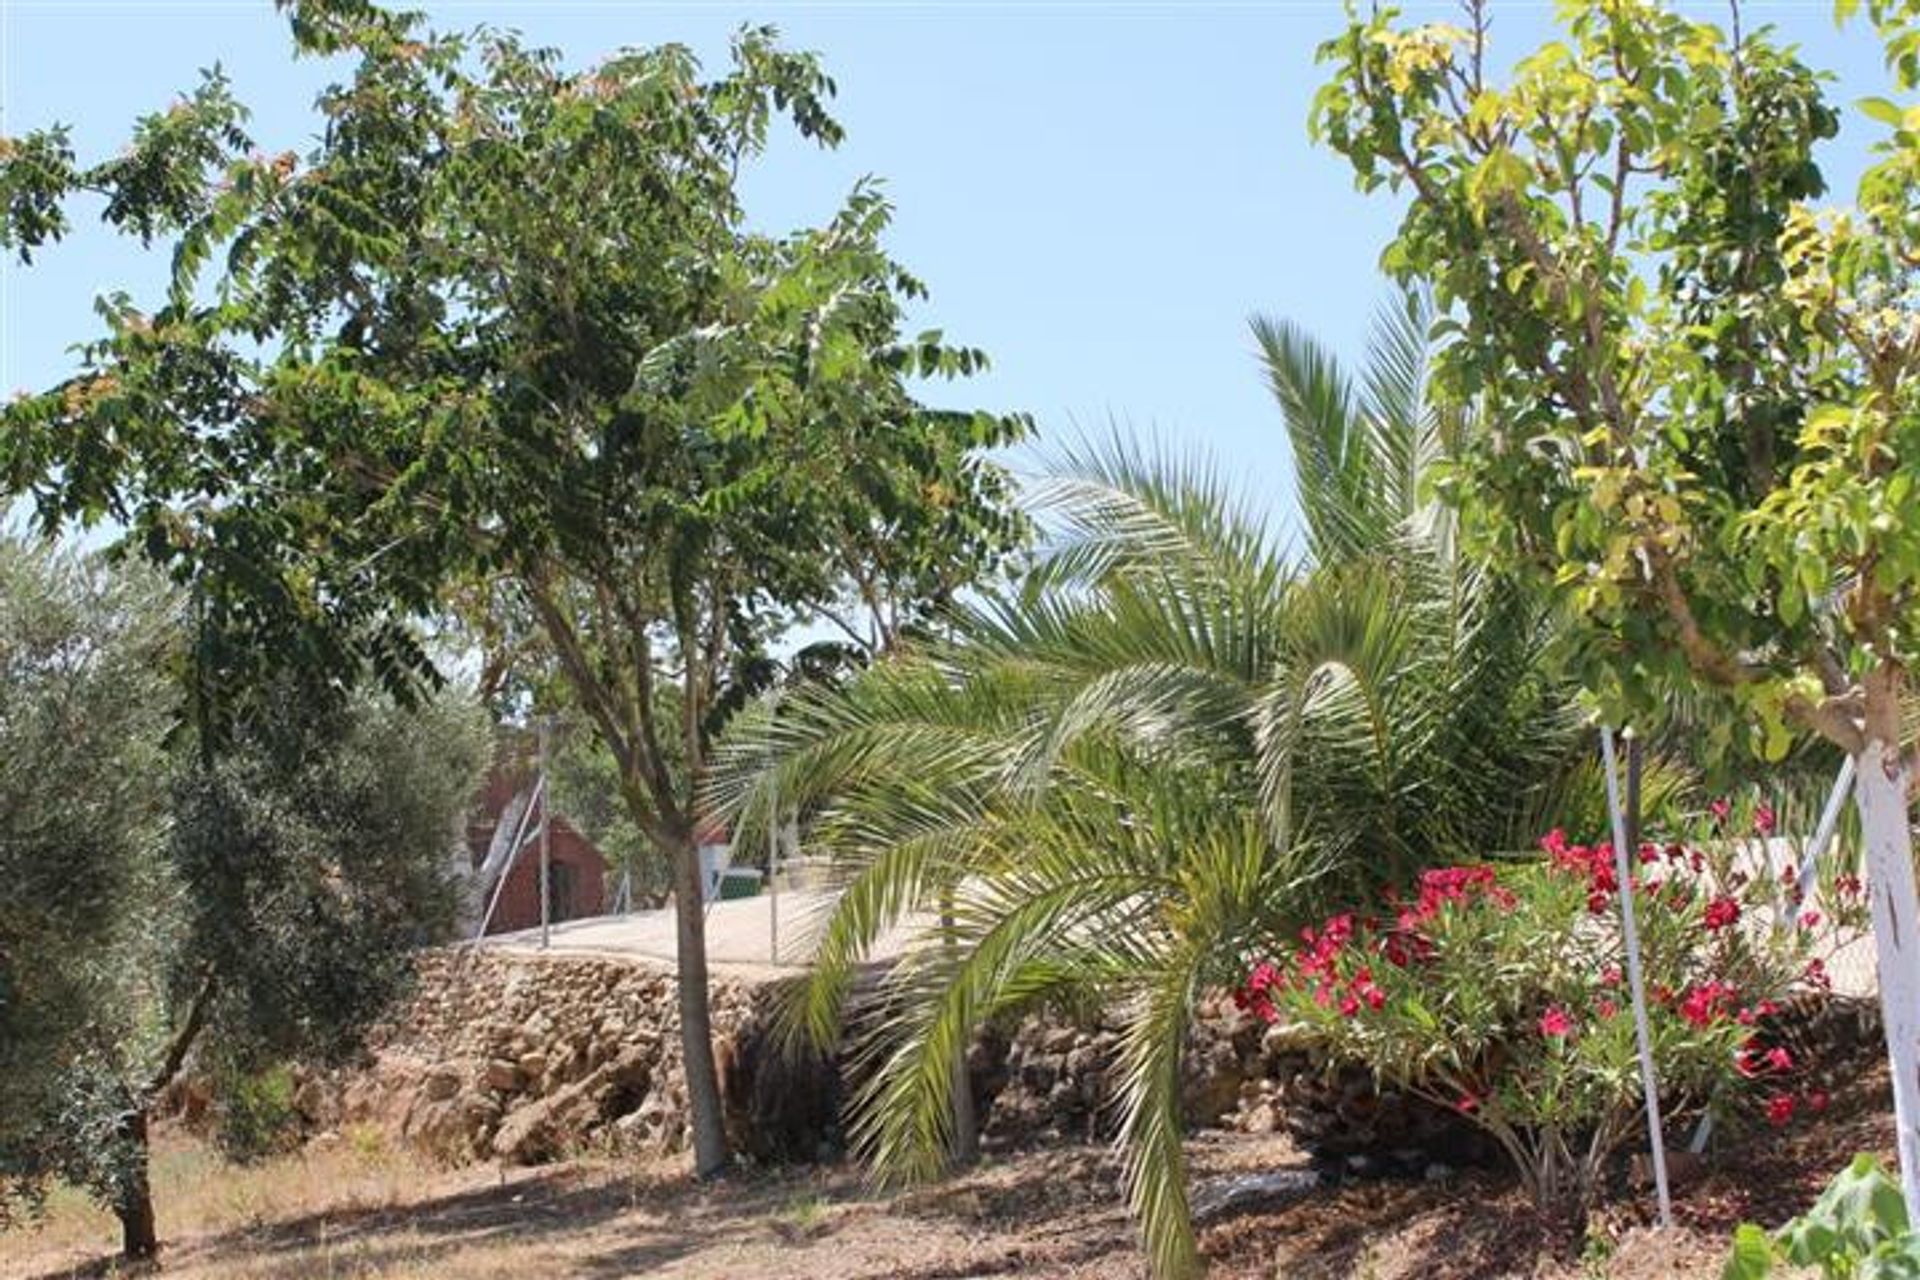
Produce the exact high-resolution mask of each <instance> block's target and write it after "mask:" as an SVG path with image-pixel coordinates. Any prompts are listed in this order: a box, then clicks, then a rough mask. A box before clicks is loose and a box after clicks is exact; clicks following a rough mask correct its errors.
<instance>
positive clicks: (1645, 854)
mask: <svg viewBox="0 0 1920 1280" xmlns="http://www.w3.org/2000/svg"><path fill="white" fill-rule="evenodd" d="M1659 860H1660V851H1659V850H1658V849H1656V848H1654V847H1653V845H1651V844H1649V843H1642V844H1641V846H1640V865H1641V866H1645V865H1646V864H1647V863H1649V862H1658V861H1659Z"/></svg>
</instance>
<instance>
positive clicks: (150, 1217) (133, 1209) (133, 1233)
mask: <svg viewBox="0 0 1920 1280" xmlns="http://www.w3.org/2000/svg"><path fill="white" fill-rule="evenodd" d="M119 1136H120V1139H121V1141H122V1142H124V1143H126V1145H127V1149H128V1152H129V1154H128V1156H127V1160H128V1165H127V1168H126V1169H125V1170H124V1171H122V1172H121V1174H120V1177H119V1178H118V1179H117V1182H118V1185H117V1186H116V1188H115V1195H114V1202H113V1212H114V1216H115V1217H117V1218H119V1219H120V1250H121V1252H122V1253H124V1254H125V1255H126V1256H127V1257H129V1258H140V1259H145V1258H151V1257H153V1256H155V1255H156V1254H158V1253H159V1252H160V1236H159V1231H158V1228H157V1226H156V1225H155V1220H154V1214H153V1179H152V1178H151V1177H150V1176H149V1173H148V1166H149V1160H148V1144H147V1102H146V1099H144V1098H142V1099H141V1100H140V1102H139V1103H138V1104H136V1105H135V1106H134V1108H133V1109H132V1110H131V1111H129V1112H128V1113H127V1117H126V1119H124V1120H122V1121H121V1122H120V1134H119Z"/></svg>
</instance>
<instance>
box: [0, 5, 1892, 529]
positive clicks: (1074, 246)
mask: <svg viewBox="0 0 1920 1280" xmlns="http://www.w3.org/2000/svg"><path fill="white" fill-rule="evenodd" d="M417 7H423V8H425V9H426V10H427V11H428V12H429V13H430V14H431V15H432V16H433V19H434V21H435V24H436V25H439V26H443V27H468V26H472V25H476V24H479V23H483V22H484V23H491V24H495V25H504V26H511V27H515V28H518V29H519V30H521V31H523V32H524V33H525V34H526V35H527V36H528V37H530V38H531V39H534V40H536V41H538V42H540V43H546V44H552V45H555V46H557V47H559V48H561V49H562V50H563V51H564V52H565V53H566V55H567V57H568V59H569V61H571V62H574V63H584V62H591V61H593V60H596V59H597V58H599V57H600V56H602V55H604V54H606V53H607V52H609V51H611V50H613V49H615V48H618V47H620V46H623V45H648V44H656V43H659V42H662V41H669V40H674V41H681V42H684V43H686V44H689V45H691V46H692V47H693V48H694V49H695V50H696V51H697V52H699V53H700V54H701V55H702V56H703V57H705V58H706V59H707V60H708V62H709V63H710V64H718V63H719V62H720V60H722V59H723V58H724V51H725V42H726V38H727V35H728V34H729V33H730V32H731V31H732V30H734V29H735V28H736V27H738V26H739V25H740V24H741V23H743V22H756V23H757V22H772V23H774V24H776V25H778V26H779V27H780V28H781V30H782V31H783V33H784V34H785V36H786V39H787V41H788V43H790V44H792V45H796V46H800V47H805V48H810V49H814V50H817V51H819V52H820V53H821V54H822V55H823V56H824V58H825V60H826V63H827V66H828V69H829V71H830V72H831V73H832V74H833V75H834V77H835V79H836V80H837V81H838V82H839V85H840V96H839V99H838V112H839V115H840V117H841V119H842V122H843V123H844V124H845V125H846V126H847V130H848V138H847V141H846V143H845V144H844V145H843V146H842V147H841V148H840V149H839V150H838V151H837V152H832V153H825V154H822V153H819V152H816V151H813V150H812V149H810V148H807V147H804V146H801V145H799V144H796V143H791V142H788V143H785V144H784V145H781V146H778V147H777V148H776V149H775V151H774V152H773V154H772V155H770V156H769V157H768V158H767V160H766V161H765V162H764V163H763V164H762V165H761V166H760V167H759V168H758V169H756V170H755V171H753V172H752V173H750V174H749V175H748V177H747V180H746V196H747V201H748V204H749V207H750V209H751V211H752V214H753V217H754V219H755V221H756V222H758V223H759V224H760V225H762V226H764V227H767V228H769V229H785V228H789V227H793V226H798V225H802V224H807V223H815V222H818V221H820V220H822V219H823V218H825V217H826V216H828V215H829V214H830V213H831V211H832V210H833V208H834V207H835V206H836V205H837V203H838V201H839V200H840V198H841V197H842V196H843V195H844V194H845V193H846V191H847V190H848V188H849V187H851V186H852V184H853V183H854V181H855V180H856V179H858V178H859V177H860V176H862V175H864V174H876V175H879V176H881V177H882V178H884V179H885V180H886V183H887V188H888V191H889V193H890V195H891V198H892V199H893V201H894V202H895V204H896V205H897V207H898V215H897V222H896V226H895V232H894V235H893V239H892V243H893V247H894V250H895V252H896V255H897V256H898V257H900V258H901V259H902V260H903V261H904V262H906V264H907V265H908V266H910V267H911V268H912V269H913V270H915V271H916V272H917V273H918V274H919V275H920V276H921V277H922V278H923V279H925V280H926V281H927V282H928V284H929V285H930V286H931V288H932V290H933V297H932V299H931V301H930V303H929V304H928V305H927V306H926V307H925V308H923V309H922V311H923V314H922V316H921V319H922V320H923V322H924V323H925V324H928V325H934V326H938V327H940V328H942V329H944V330H945V331H946V333H947V335H948V336H949V337H950V338H952V339H954V340H958V341H964V342H967V343H970V344H974V345H978V346H981V347H984V348H985V349H986V350H987V351H988V352H989V353H990V354H991V356H992V358H993V361H994V369H993V371H992V372H991V373H990V374H989V375H987V376H985V377H983V378H979V379H976V380H974V381H973V382H972V383H971V384H967V385H965V386H964V387H963V389H962V390H960V391H958V392H955V391H943V392H941V398H942V399H944V400H949V401H952V402H955V403H960V402H965V403H971V404H979V405H984V406H987V407H992V408H997V409H1022V410H1026V411H1029V412H1031V413H1033V414H1034V415H1035V417H1036V418H1037V420H1038V421H1039V423H1040V426H1041V430H1042V434H1043V436H1045V437H1052V438H1055V439H1066V438H1068V437H1070V436H1071V435H1072V434H1073V433H1074V432H1076V431H1078V430H1103V429H1104V427H1105V424H1106V422H1107V421H1108V419H1109V418H1110V417H1111V418H1117V419H1121V420H1124V421H1126V422H1129V423H1131V424H1132V425H1133V426H1134V427H1135V428H1137V429H1139V430H1141V431H1143V432H1154V433H1157V434H1158V435H1159V436H1161V437H1162V438H1164V439H1168V440H1177V441H1181V442H1189V443H1192V444H1194V445H1195V446H1197V447H1199V448H1202V449H1204V450H1206V451H1208V452H1209V453H1211V454H1212V455H1213V457H1214V459H1215V460H1216V461H1217V462H1218V463H1219V464H1221V465H1222V467H1223V468H1225V469H1226V470H1227V471H1229V473H1231V474H1233V475H1235V476H1236V477H1237V478H1239V479H1240V480H1241V482H1242V483H1243V484H1244V485H1245V487H1246V488H1247V490H1248V492H1249V495H1250V496H1251V497H1252V498H1253V499H1254V500H1255V501H1256V502H1258V503H1260V504H1261V505H1263V506H1265V507H1267V508H1268V509H1269V510H1271V511H1273V512H1274V513H1275V514H1276V515H1277V516H1279V517H1280V518H1282V519H1287V518H1289V517H1290V515H1291V513H1290V511H1289V507H1290V503H1289V502H1288V501H1287V499H1286V497H1285V493H1286V490H1287V474H1288V473H1287V461H1286V452H1285V446H1284V443H1283V440H1282V434H1281V432H1280V430H1279V425H1278V421H1277V418H1276V416H1275V413H1274V411H1273V409H1272V407H1271V404H1270V402H1269V401H1268V400H1267V398H1266V395H1265V393H1264V392H1263V390H1262V388H1261V386H1260V382H1259V378H1258V375H1257V373H1256V370H1255V368H1254V365H1253V361H1252V357H1251V354H1250V343H1249V340H1248V337H1247V329H1246V318H1247V316H1248V314H1249V313H1250V312H1253V311H1255V310H1264V311H1268V312H1272V313H1275V314H1278V315H1283V316H1288V317H1292V318H1294V319H1297V320H1300V321H1302V322H1304V323H1307V324H1309V325H1310V326H1311V327H1312V328H1313V329H1314V330H1316V331H1317V332H1318V333H1319V334H1321V335H1322V336H1323V337H1324V338H1325V339H1326V340H1327V341H1328V342H1330V343H1332V344H1333V345H1334V346H1335V347H1336V348H1337V349H1339V350H1341V351H1342V352H1343V353H1347V354H1351V355H1354V356H1357V355H1358V354H1359V352H1360V350H1361V348H1362V346H1363V343H1364V339H1365V334H1366V329H1367V323H1368V318H1369V314H1370V312H1371V310H1372V308H1373V306H1374V305H1375V303H1376V302H1377V301H1378V299H1379V298H1380V296H1381V294H1382V290H1383V286H1382V283H1381V280H1380V277H1379V275H1378V272H1377V270H1376V267H1375V262H1376V259H1377V255H1378V253H1379V250H1380V246H1381V245H1382V244H1383V243H1384V241H1385V240H1386V238H1387V237H1388V235H1389V234H1390V233H1391V230H1392V227H1393V223H1394V220H1395V217H1396V210H1395V209H1394V207H1393V206H1392V204H1391V203H1390V202H1388V201H1386V200H1384V199H1381V198H1370V199H1369V198H1362V197H1361V196H1359V195H1358V194H1356V193H1355V192H1354V191H1353V189H1352V186H1351V183H1350V182H1349V179H1348V176H1347V172H1346V170H1345V168H1344V167H1343V165H1342V162H1341V161H1340V160H1339V159H1338V157H1336V156H1333V155H1331V154H1329V153H1326V152H1323V151H1319V150H1316V149H1314V148H1313V147H1311V146H1310V145H1309V143H1308V141H1307V137H1306V126H1305V121H1306V112H1307V104H1308V101H1309V99H1310V97H1311V95H1312V92H1313V90H1314V87H1315V86H1316V85H1317V84H1318V83H1319V75H1318V69H1317V68H1316V67H1315V65H1314V62H1313V50H1314V47H1315V46H1316V45H1317V44H1318V43H1319V42H1320V41H1321V40H1323V39H1324V38H1326V37H1327V36H1328V35H1329V34H1331V33H1332V32H1333V31H1334V30H1335V29H1336V28H1337V27H1338V25H1339V24H1340V21H1341V18H1340V8H1339V6H1338V4H1337V3H1332V2H1326V0H1294V2H1288V0H1271V2H1269V3H1264V4H1254V3H1214V4H1208V3H1192V4H1178V5H1176V4H1143V3H1121V2H1113V3H1105V4H1093V3H1074V4H1067V3H1053V4H1048V3H1034V4H1008V3H992V2H983V3H916V4H909V3H895V4H887V3H878V2H872V3H837V4H794V3H784V4H783V3H760V4H754V5H744V4H738V3H714V4H645V3H637V2H627V3H622V2H616V0H521V3H517V4H509V3H455V4H447V3H440V4H434V3H426V4H421V5H418V6H417ZM1409 7H1410V8H1413V9H1415V10H1416V11H1418V10H1422V9H1424V10H1429V11H1431V12H1432V13H1433V14H1434V16H1436V17H1442V16H1448V15H1451V13H1452V12H1453V10H1454V6H1453V5H1452V4H1451V3H1445V4H1441V3H1428V4H1416V5H1412V6H1409ZM1693 7H1694V8H1697V10H1698V12H1699V13H1700V14H1701V15H1702V16H1707V17H1711V18H1714V19H1716V20H1718V19H1720V18H1721V17H1722V16H1723V15H1724V12H1725V10H1724V7H1723V6H1720V5H1700V6H1693ZM1831 12H1832V11H1831V5H1830V4H1829V3H1827V0H1813V2H1812V3H1800V2H1794V3H1771V4H1769V3H1764V2H1763V0H1748V3H1747V5H1746V15H1747V17H1746V21H1747V23H1748V25H1749V26H1753V25H1757V24H1759V23H1762V22H1770V23H1772V24H1774V25H1775V26H1777V27H1779V28H1780V29H1782V30H1783V31H1784V32H1785V33H1787V34H1788V35H1789V36H1790V38H1792V39H1794V40H1796V41H1798V42H1800V43H1801V44H1802V45H1804V46H1805V49H1806V53H1807V56H1808V58H1809V60H1810V61H1811V62H1812V63H1813V64H1814V65H1816V66H1821V67H1825V68H1829V69H1831V70H1834V71H1835V72H1837V73H1838V75H1839V80H1838V82H1837V84H1836V85H1835V88H1834V96H1835V97H1836V99H1837V100H1840V101H1843V102H1851V101H1852V100H1853V99H1856V98H1858V97H1860V96H1863V95H1865V94H1870V93H1884V92H1885V87H1884V83H1883V78H1882V77H1881V75H1880V73H1879V62H1878V54H1877V49H1876V47H1875V45H1874V43H1873V41H1872V38H1871V35H1870V34H1869V33H1868V32H1867V31H1866V29H1865V28H1864V27H1861V26H1855V27H1853V28H1850V29H1848V30H1847V31H1845V32H1836V30H1835V28H1834V25H1833V21H1832V16H1831ZM1494 13H1495V40H1496V44H1497V46H1498V47H1499V48H1500V49H1501V50H1503V51H1505V52H1506V53H1509V54H1516V53H1519V52H1522V51H1524V50H1526V49H1529V48H1531V47H1532V46H1533V45H1534V44H1536V43H1538V41H1539V40H1540V39H1542V38H1543V37H1544V35H1545V34H1546V31H1547V24H1548V21H1549V19H1550V16H1551V7H1550V6H1549V5H1547V4H1544V3H1509V4H1501V3H1499V2H1498V0H1496V3H1495V8H1494ZM0 43H3V44H4V48H3V49H0V131H4V132H7V133H18V132H23V131H25V130H27V129H30V128H33V127H36V126H38V125H41V124H45V123H48V122H51V121H64V122H67V123H69V124H71V125H72V126H73V127H74V130H75V136H76V141H77V143H78V146H79V148H80V150H81V153H82V155H83V157H84V156H87V155H91V154H97V153H99V152H101V151H103V150H105V151H111V150H112V149H116V148H117V147H118V146H119V145H120V143H121V142H122V140H123V139H124V136H125V130H126V127H127V124H128V122H129V121H130V120H131V119H132V118H133V117H134V116H135V115H136V114H137V113H139V112H142V111H146V110H151V109H154V108H156V107H161V106H164V105H165V104H166V103H167V101H168V100H169V99H170V97H171V96H172V95H173V94H174V93H175V92H176V91H178V90H179V89H181V88H183V87H185V86H188V85H190V84H192V83H193V82H194V79H195V76H196V71H197V69H198V68H200V67H203V66H207V65H210V64H212V63H213V62H215V61H218V62H220V63H221V64H222V65H223V66H224V67H225V68H226V70H227V71H228V72H229V74H230V75H231V76H232V77H233V79H234V81H235V82H236V86H237V90H238V93H239V95H240V97H241V99H242V100H243V101H245V102H247V103H249V104H250V105H251V106H252V107H253V108H254V111H255V118H254V122H253V130H254V133H255V136H256V137H257V138H258V139H259V141H260V142H261V145H262V146H263V148H264V149H266V150H269V151H272V150H278V149H280V148H282V147H287V146H292V147H295V148H299V149H304V147H305V145H306V144H307V142H308V141H309V140H310V139H311V136H312V133H313V129H314V123H313V120H314V118H313V115H312V112H311V103H312V100H313V97H314V94H315V92H316V91H317V89H318V88H319V86H320V85H321V84H322V83H324V82H325V81H326V80H327V79H329V78H330V76H331V74H332V71H331V69H330V68H329V67H328V66H327V65H325V64H322V63H316V62H312V61H308V62H301V63H295V62H294V61H293V60H292V59H291V56H290V54H289V51H288V42H287V39H286V35H285V29H284V26H283V23H282V21H281V19H280V18H279V16H278V15H277V14H276V13H275V12H274V11H273V9H272V6H271V4H270V3H269V0H118V2H113V3H96V2H94V0H0ZM1874 129H1875V126H1872V125H1869V124H1867V123H1866V122H1865V121H1863V120H1862V119H1861V118H1860V117H1859V116H1858V115H1857V113H1854V112H1851V111H1849V112H1848V118H1847V122H1846V126H1845V129H1844V132H1843V134H1842V137H1841V139H1840V141H1839V143H1838V144H1836V147H1835V150H1834V152H1833V154H1832V155H1831V156H1830V163H1829V166H1828V171H1829V176H1830V178H1832V179H1834V180H1835V186H1836V195H1838V196H1845V195H1846V194H1848V193H1850V191H1851V185H1852V181H1853V178H1854V176H1855V175H1856V174H1857V172H1858V170H1859V167H1860V165H1861V163H1862V157H1863V155H1864V149H1865V145H1866V143H1867V142H1868V141H1870V140H1871V138H1872V136H1873V132H1874ZM83 216H85V217H90V216H91V215H90V213H89V214H83ZM0 270H4V272H5V275H4V279H3V280H0V286H3V289H0V394H5V393H9V392H11V391H12V390H13V389H15V388H20V387H31V386H35V385H39V384H42V383H44V382H46V381H49V380H51V379H53V378H56V377H58V376H60V374H61V373H62V372H63V371H64V370H65V369H66V368H67V367H69V365H70V363H71V359H72V357H71V356H70V355H69V354H68V353H67V350H66V349H67V347H68V346H69V344H71V343H73V342H75V341H77V340H80V339H83V338H86V337H89V336H91V335H92V334H93V333H94V332H95V328H96V322H95V320H94V317H93V315H92V311H91V307H92V300H93V298H94V296H95V295H96V294H97V293H99V292H101V291H103V290H106V289H112V288H122V287H124V288H129V289H130V290H131V291H132V292H133V293H134V294H135V296H136V298H139V297H142V296H146V297H152V296H153V293H154V289H155V287H156V282H157V281H158V280H159V279H160V278H161V276H162V273H163V270H164V266H163V264H162V263H161V262H159V261H158V260H156V259H153V258H150V257H143V255H142V254H141V253H140V252H139V251H138V249H137V247H133V246H129V245H126V244H124V243H121V242H118V241H115V240H113V239H111V238H109V237H107V236H105V235H103V234H101V233H99V232H98V231H95V230H91V229H89V230H86V231H83V232H82V233H81V234H77V235H75V236H74V237H73V238H72V239H71V240H70V241H69V242H68V243H67V244H66V245H64V246H62V247H60V248H58V249H55V250H53V251H51V252H49V253H47V254H46V255H45V256H44V257H43V258H41V259H40V260H38V261H37V262H36V263H35V265H34V266H32V267H30V268H25V269H22V268H19V267H17V266H15V265H14V264H13V263H12V262H8V263H7V265H6V266H5V267H4V268H0Z"/></svg>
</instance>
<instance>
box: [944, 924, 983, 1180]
mask: <svg viewBox="0 0 1920 1280" xmlns="http://www.w3.org/2000/svg"><path fill="white" fill-rule="evenodd" d="M940 931H941V933H942V934H944V935H945V936H946V947H947V950H948V952H949V954H951V952H952V950H953V897H952V895H951V894H949V895H947V896H946V897H945V898H944V899H943V901H942V902H941V904H940ZM967 1050H968V1045H967V1044H966V1043H963V1044H962V1045H961V1048H960V1056H959V1057H958V1058H956V1059H955V1060H954V1063H953V1085H952V1088H953V1142H952V1143H951V1144H950V1149H949V1151H948V1156H949V1158H950V1159H951V1160H952V1161H953V1165H954V1167H955V1168H957V1169H964V1168H967V1167H968V1166H969V1165H973V1164H976V1163H978V1162H979V1160H980V1122H979V1118H978V1117H977V1116H975V1115H974V1111H973V1073H972V1072H970V1071H968V1070H967Z"/></svg>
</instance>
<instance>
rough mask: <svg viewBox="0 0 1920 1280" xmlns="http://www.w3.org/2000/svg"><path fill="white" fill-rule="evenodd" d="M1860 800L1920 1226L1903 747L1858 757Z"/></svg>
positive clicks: (1919, 1057)
mask: <svg viewBox="0 0 1920 1280" xmlns="http://www.w3.org/2000/svg"><path fill="white" fill-rule="evenodd" d="M1854 800H1855V802H1856V803H1857V804H1858V805H1859V808H1860V836H1861V842H1862V843H1863V844H1864V845H1865V846H1866V852H1867V891H1868V893H1869V894H1870V895H1871V897H1872V899H1873V943H1874V950H1875V956H1876V958H1877V960H1878V962H1879V970H1880V1011H1881V1017H1882V1019H1883V1020H1884V1021H1885V1023H1886V1027H1887V1056H1888V1057H1889V1059H1891V1061H1892V1068H1893V1070H1892V1074H1893V1118H1894V1128H1895V1141H1896V1145H1897V1147H1898V1148H1899V1152H1900V1185H1901V1188H1902V1189H1903V1190H1904V1191H1905V1192H1906V1198H1907V1213H1908V1215H1909V1216H1911V1217H1913V1218H1914V1219H1916V1220H1920V938H1916V937H1915V936H1914V931H1915V930H1916V929H1920V895H1916V894H1915V891H1914V884H1913V834H1912V829H1911V828H1910V827H1909V826H1908V823H1907V770H1906V766H1905V764H1904V763H1903V762H1902V760H1901V759H1900V748H1899V747H1898V745H1896V744H1894V743H1891V742H1887V741H1885V740H1883V739H1882V738H1881V737H1879V736H1877V735H1876V736H1874V737H1870V738H1869V739H1868V740H1867V745H1866V747H1865V749H1864V750H1862V751H1861V753H1860V762H1859V778H1858V780H1857V784H1856V786H1855V788H1854Z"/></svg>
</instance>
